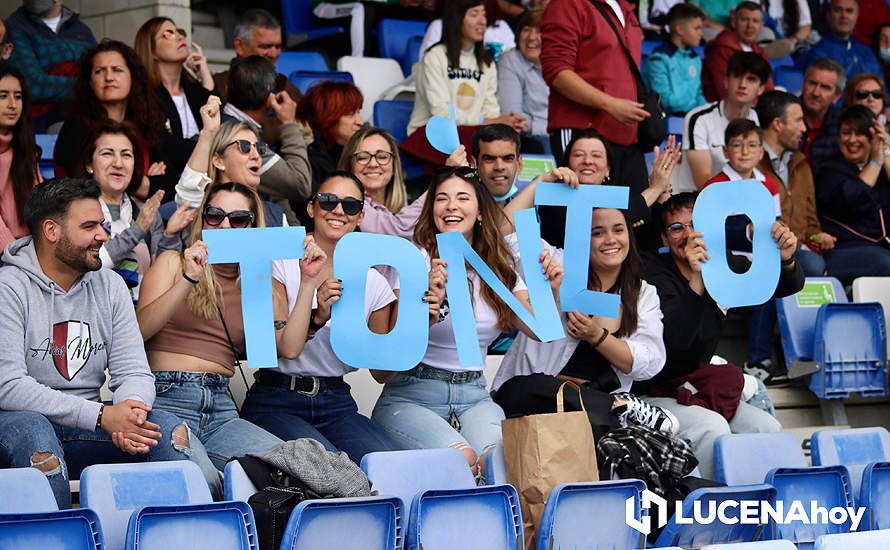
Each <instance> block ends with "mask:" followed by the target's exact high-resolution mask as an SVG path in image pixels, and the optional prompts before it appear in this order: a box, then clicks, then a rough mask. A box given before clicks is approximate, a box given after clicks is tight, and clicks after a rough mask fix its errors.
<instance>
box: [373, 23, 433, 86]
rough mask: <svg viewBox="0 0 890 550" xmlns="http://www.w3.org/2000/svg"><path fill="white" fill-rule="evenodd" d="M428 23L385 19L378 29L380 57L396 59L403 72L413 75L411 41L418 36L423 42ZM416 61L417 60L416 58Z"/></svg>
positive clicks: (418, 47) (418, 48)
mask: <svg viewBox="0 0 890 550" xmlns="http://www.w3.org/2000/svg"><path fill="white" fill-rule="evenodd" d="M426 26H427V23H426V22H425V21H407V20H403V19H383V20H381V21H380V25H379V26H378V27H377V34H378V37H379V40H380V57H389V58H390V59H395V60H396V61H398V62H399V65H401V66H402V72H403V73H405V74H410V73H411V64H412V63H413V61H411V59H410V57H411V56H410V55H409V54H410V53H411V52H410V51H409V47H410V46H411V39H412V38H415V37H417V36H419V37H420V39H421V42H422V41H423V34H424V33H425V32H426ZM417 50H420V43H418V44H417ZM415 61H416V58H415Z"/></svg>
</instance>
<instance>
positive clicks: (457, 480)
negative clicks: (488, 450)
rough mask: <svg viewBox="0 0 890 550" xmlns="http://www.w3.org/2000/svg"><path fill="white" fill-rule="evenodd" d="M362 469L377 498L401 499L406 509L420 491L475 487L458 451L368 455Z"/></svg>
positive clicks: (423, 450) (474, 481) (416, 451)
mask: <svg viewBox="0 0 890 550" xmlns="http://www.w3.org/2000/svg"><path fill="white" fill-rule="evenodd" d="M361 466H362V470H363V471H364V472H365V475H367V476H368V479H370V480H371V488H372V489H374V490H376V491H377V493H378V494H380V495H386V496H389V495H393V496H397V497H399V498H401V499H402V502H404V503H405V506H406V507H408V506H410V505H411V502H413V501H414V496H415V495H417V494H418V493H420V492H421V491H426V490H428V489H472V488H473V487H475V486H476V480H475V479H473V474H472V472H470V467H469V465H468V464H467V459H466V458H464V455H463V453H461V452H460V451H458V450H457V449H421V450H415V451H388V452H376V453H368V454H366V455H365V456H364V457H362V464H361ZM406 512H407V510H406Z"/></svg>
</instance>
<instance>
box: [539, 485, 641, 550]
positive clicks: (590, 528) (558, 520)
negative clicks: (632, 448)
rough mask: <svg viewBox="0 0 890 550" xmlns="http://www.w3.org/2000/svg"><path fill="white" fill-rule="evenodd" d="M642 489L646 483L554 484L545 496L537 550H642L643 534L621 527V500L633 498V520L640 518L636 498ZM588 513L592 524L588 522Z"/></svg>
mask: <svg viewBox="0 0 890 550" xmlns="http://www.w3.org/2000/svg"><path fill="white" fill-rule="evenodd" d="M645 489H646V484H645V483H644V482H642V481H640V480H638V479H624V480H618V481H600V482H594V483H565V484H562V485H557V486H556V487H554V488H553V490H552V491H550V495H549V496H548V497H547V504H546V505H545V507H544V514H543V516H542V518H541V525H540V527H539V528H538V539H537V550H549V549H550V548H599V547H606V548H612V549H614V550H623V549H628V550H630V549H635V548H644V547H645V541H644V539H643V535H642V534H641V533H640V532H639V531H637V530H636V529H633V528H631V527H629V526H628V525H627V524H625V522H624V520H625V516H624V514H625V501H626V500H627V499H628V498H633V499H635V502H636V508H635V510H636V519H638V520H639V519H640V515H641V509H640V505H641V504H640V495H641V494H642V492H643V491H644V490H645ZM592 511H595V514H596V520H595V521H591V519H592V518H591V512H592Z"/></svg>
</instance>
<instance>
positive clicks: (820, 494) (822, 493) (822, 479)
mask: <svg viewBox="0 0 890 550" xmlns="http://www.w3.org/2000/svg"><path fill="white" fill-rule="evenodd" d="M766 483H768V484H770V485H772V486H773V487H775V488H776V502H784V503H785V505H786V506H789V505H790V504H789V503H792V502H795V501H799V502H801V503H804V506H808V503H809V502H818V503H819V505H820V506H823V507H825V508H826V509H828V510H830V509H831V508H834V507H841V508H846V507H847V506H853V491H852V487H851V484H850V473H849V472H848V471H847V469H846V468H845V467H844V466H813V467H812V468H776V469H774V470H772V471H770V473H768V474H767V475H766ZM775 530H776V531H775V532H776V536H775V538H777V539H786V540H790V541H791V542H793V543H795V544H796V545H797V547H798V549H799V550H805V549H808V548H812V545H813V543H815V542H816V539H817V538H818V537H819V536H820V535H828V534H832V533H844V532H849V531H850V523H849V519H848V521H847V523H845V524H844V525H836V524H834V523H831V522H828V521H826V522H824V523H822V522H814V523H812V524H809V523H804V522H802V521H794V522H791V523H785V524H778V525H775Z"/></svg>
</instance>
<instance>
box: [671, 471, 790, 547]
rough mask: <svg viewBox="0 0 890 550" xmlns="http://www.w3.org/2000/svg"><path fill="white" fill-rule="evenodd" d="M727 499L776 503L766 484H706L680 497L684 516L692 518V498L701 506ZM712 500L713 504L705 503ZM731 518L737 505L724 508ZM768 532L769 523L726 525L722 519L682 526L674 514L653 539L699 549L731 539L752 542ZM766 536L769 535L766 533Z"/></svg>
mask: <svg viewBox="0 0 890 550" xmlns="http://www.w3.org/2000/svg"><path fill="white" fill-rule="evenodd" d="M726 500H733V501H738V500H762V501H768V502H775V500H776V490H775V489H774V488H772V487H771V486H769V485H765V484H758V485H737V486H734V487H707V488H703V489H696V490H694V491H692V492H691V493H689V494H688V495H686V498H685V499H683V508H682V510H683V517H684V518H690V517H693V506H694V505H695V504H694V503H695V501H701V502H702V504H701V505H700V506H702V509H707V508H710V507H711V506H715V507H716V506H719V505H720V503H721V502H723V501H726ZM709 502H714V503H715V504H713V505H711V504H708V503H709ZM727 512H728V514H729V515H730V517H738V515H737V514H736V515H735V516H733V512H738V508H727ZM765 531H766V532H768V531H769V526H764V525H750V524H741V523H736V524H733V525H726V524H724V523H722V522H719V521H715V522H713V523H710V524H707V525H702V524H698V523H693V524H692V525H681V524H679V523H677V521H676V517H672V518H671V519H670V520H668V523H667V525H666V526H665V527H664V530H663V531H662V532H661V534H660V535H659V536H658V540H657V541H655V544H656V545H660V546H682V547H684V548H688V547H692V548H701V547H702V546H705V545H708V544H728V543H734V542H753V541H755V540H757V539H759V538H760V535H761V533H763V532H765ZM766 538H772V537H770V536H767V537H766Z"/></svg>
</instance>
